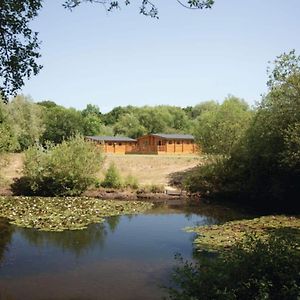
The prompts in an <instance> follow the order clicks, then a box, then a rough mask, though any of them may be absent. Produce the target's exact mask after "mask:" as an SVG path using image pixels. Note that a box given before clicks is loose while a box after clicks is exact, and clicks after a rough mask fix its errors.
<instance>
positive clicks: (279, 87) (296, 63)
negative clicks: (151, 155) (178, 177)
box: [187, 51, 300, 213]
mask: <svg viewBox="0 0 300 300" xmlns="http://www.w3.org/2000/svg"><path fill="white" fill-rule="evenodd" d="M268 85H269V89H270V90H269V92H268V94H267V95H266V96H265V97H264V98H263V99H262V101H261V103H260V104H259V106H258V107H257V110H256V112H255V115H254V117H253V118H252V120H251V121H250V124H249V127H248V128H247V129H246V130H245V131H244V132H243V134H242V135H241V136H240V138H238V139H237V142H235V140H230V139H232V138H234V137H236V135H233V136H232V135H231V131H228V133H227V134H226V136H225V135H223V136H225V137H226V138H228V140H229V142H230V143H232V142H234V145H233V147H231V150H230V152H229V154H228V155H227V157H226V158H225V159H223V160H221V161H216V162H214V163H212V164H209V165H207V166H202V167H199V169H198V170H197V172H196V173H195V174H192V175H191V177H189V178H188V182H187V185H188V186H189V188H190V190H194V191H195V190H196V191H201V192H204V193H206V194H207V195H208V194H209V195H210V197H213V198H218V199H224V198H226V197H227V199H229V200H231V201H233V202H237V203H239V204H242V203H246V204H247V205H251V206H253V207H255V208H258V209H261V210H268V211H272V212H273V211H280V212H292V213H297V212H299V210H300V203H299V200H298V199H299V194H300V186H299V181H300V139H299V134H300V129H299V128H300V125H299V124H300V56H297V55H295V52H294V51H291V52H290V53H287V54H286V53H284V54H282V55H280V56H278V57H277V58H276V60H275V62H274V67H273V69H272V70H271V71H270V77H269V82H268ZM213 124H214V123H213ZM223 133H224V134H225V133H226V131H224V132H223ZM220 141H222V139H220ZM225 141H226V139H225ZM214 143H217V144H216V145H218V139H216V140H215V142H214ZM212 145H214V144H212ZM213 150H214V148H213Z"/></svg>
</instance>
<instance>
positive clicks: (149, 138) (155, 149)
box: [86, 134, 198, 154]
mask: <svg viewBox="0 0 300 300" xmlns="http://www.w3.org/2000/svg"><path fill="white" fill-rule="evenodd" d="M86 139H87V140H90V141H92V142H93V143H95V144H96V145H97V146H99V147H101V148H102V150H103V152H104V153H116V154H134V153H135V154H193V153H195V152H196V151H197V150H198V149H197V146H196V145H195V142H194V139H193V137H192V136H188V135H172V134H170V135H168V134H161V135H160V134H148V135H144V136H141V137H140V138H138V139H137V140H134V139H130V138H126V137H86Z"/></svg>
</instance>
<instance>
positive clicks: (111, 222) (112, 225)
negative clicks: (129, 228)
mask: <svg viewBox="0 0 300 300" xmlns="http://www.w3.org/2000/svg"><path fill="white" fill-rule="evenodd" d="M120 217H121V216H113V217H109V218H107V219H106V223H107V224H108V226H109V229H110V231H111V232H115V231H116V229H117V227H118V225H119V222H120Z"/></svg>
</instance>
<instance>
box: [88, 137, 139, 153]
mask: <svg viewBox="0 0 300 300" xmlns="http://www.w3.org/2000/svg"><path fill="white" fill-rule="evenodd" d="M105 139H108V140H105ZM122 139H124V138H122V137H121V138H120V140H118V138H117V137H86V140H89V141H91V142H93V143H95V144H96V145H97V146H98V147H101V149H102V151H103V152H104V153H116V154H125V153H128V152H131V151H132V150H133V149H134V148H135V146H136V140H134V139H129V141H127V140H122ZM125 139H126V138H125Z"/></svg>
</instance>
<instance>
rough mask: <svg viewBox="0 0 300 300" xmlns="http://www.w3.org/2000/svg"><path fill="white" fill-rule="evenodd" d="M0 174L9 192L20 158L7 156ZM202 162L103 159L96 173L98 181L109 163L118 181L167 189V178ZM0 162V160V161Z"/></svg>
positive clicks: (136, 157) (151, 157) (192, 158)
mask: <svg viewBox="0 0 300 300" xmlns="http://www.w3.org/2000/svg"><path fill="white" fill-rule="evenodd" d="M2 160H3V165H2V166H1V170H0V177H1V178H2V181H0V183H1V182H2V184H0V188H7V189H8V188H9V185H10V184H11V183H12V182H13V179H14V178H20V177H21V176H22V168H23V160H24V155H23V154H19V153H12V154H7V155H6V156H5V161H4V158H3V159H2ZM201 161H202V158H201V157H200V156H198V155H195V156H193V155H164V156H158V155H106V157H105V160H104V163H103V167H102V168H101V169H100V170H99V172H98V173H97V178H98V179H99V180H100V181H101V180H103V178H104V174H105V172H106V171H107V169H108V167H109V166H110V164H111V163H113V164H115V166H116V167H117V168H118V170H119V172H120V175H121V177H122V178H126V177H128V176H129V175H131V176H133V177H135V178H137V179H138V183H139V185H140V186H149V185H168V184H169V180H170V176H171V174H173V173H175V172H181V171H185V170H187V169H190V168H193V167H195V166H196V165H198V164H199V163H200V162H201ZM0 162H1V157H0Z"/></svg>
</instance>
